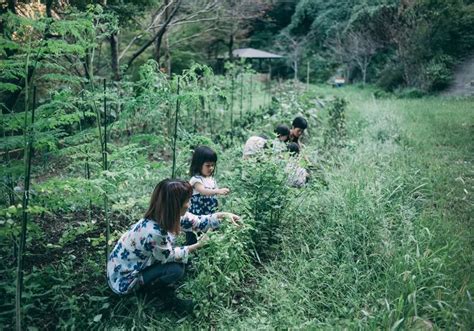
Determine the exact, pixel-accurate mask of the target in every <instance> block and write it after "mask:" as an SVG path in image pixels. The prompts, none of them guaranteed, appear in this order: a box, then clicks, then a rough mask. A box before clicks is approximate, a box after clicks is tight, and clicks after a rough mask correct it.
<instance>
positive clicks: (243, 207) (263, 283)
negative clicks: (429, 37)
mask: <svg viewBox="0 0 474 331" xmlns="http://www.w3.org/2000/svg"><path fill="white" fill-rule="evenodd" d="M144 3H145V2H144ZM146 3H147V5H150V3H151V2H146ZM306 3H309V2H305V1H302V2H301V4H299V5H298V8H300V6H301V7H302V6H303V5H305V4H306ZM121 4H122V5H123V3H121ZM50 5H51V4H50ZM114 8H115V9H117V8H122V9H123V7H114ZM134 8H135V7H134ZM50 9H51V7H50ZM135 9H136V8H135ZM298 10H301V9H298ZM111 11H112V10H111V8H106V9H105V10H103V9H102V8H101V7H94V6H92V7H88V9H87V11H85V12H77V11H72V12H70V13H68V14H67V20H66V21H65V20H55V19H53V18H52V17H51V15H46V17H43V18H35V19H27V18H20V17H19V16H18V15H16V16H15V15H13V14H6V15H4V16H3V18H4V20H3V21H2V32H3V35H2V37H1V39H0V50H1V51H0V56H1V57H2V64H1V66H2V69H3V68H4V69H5V70H2V72H1V74H0V75H1V77H0V78H1V85H0V94H1V97H2V104H1V106H2V121H1V123H2V126H1V133H2V138H1V139H0V144H1V147H2V152H1V153H2V157H3V158H4V161H5V162H2V165H1V169H2V187H3V188H4V189H2V191H1V192H2V193H1V195H0V203H1V206H0V215H1V221H0V222H1V223H0V239H1V240H0V252H1V254H2V257H4V261H5V263H4V264H2V267H1V268H0V275H1V277H0V298H1V300H0V307H1V312H0V323H1V324H2V325H3V326H4V327H5V328H12V327H13V326H14V320H15V319H14V317H15V316H16V317H17V322H16V325H17V327H18V325H19V321H21V322H22V325H21V328H24V329H27V328H32V329H34V328H38V329H40V328H41V329H52V328H66V329H69V328H87V329H89V328H121V329H130V328H139V329H144V328H156V329H165V328H166V329H169V328H173V327H176V325H177V324H180V325H181V326H182V327H183V328H196V327H197V328H209V327H211V328H213V327H215V328H241V329H253V328H257V327H258V328H295V327H297V328H314V327H315V328H334V327H336V328H346V327H347V328H391V329H397V328H446V329H451V328H460V329H472V327H473V326H474V321H473V320H472V316H473V314H472V307H473V303H472V298H471V294H472V293H473V290H474V289H473V286H474V282H473V279H472V275H471V272H470V270H471V269H472V258H471V257H472V253H473V252H472V247H473V243H472V230H471V228H472V224H471V223H472V222H471V215H472V213H473V205H472V202H471V200H472V199H471V198H470V194H471V191H472V186H473V176H472V173H471V172H470V170H471V168H472V162H473V160H472V157H471V155H472V153H470V152H471V150H472V140H473V137H472V134H473V132H472V123H473V122H474V118H473V115H472V112H471V111H470V110H471V109H470V106H471V104H472V100H470V99H465V100H463V99H460V100H450V99H440V98H424V99H402V100H400V99H391V98H389V96H388V95H386V94H384V93H382V92H380V90H375V89H372V88H365V89H359V88H347V89H328V88H324V87H320V86H303V85H302V84H300V83H298V82H296V81H294V82H279V83H278V84H276V83H273V84H271V83H267V82H261V81H259V80H258V75H256V74H255V72H254V70H253V69H252V68H251V66H249V65H246V64H245V63H239V62H237V61H234V63H233V64H228V65H227V67H226V73H225V75H222V76H219V75H215V74H214V72H213V70H211V69H210V68H209V67H208V66H205V65H198V64H194V65H192V66H191V67H190V68H188V69H187V70H184V71H183V72H180V73H179V74H176V75H173V77H171V78H170V77H168V75H167V74H165V73H163V72H162V71H161V67H160V64H159V63H157V62H155V61H153V60H150V61H147V62H145V63H142V65H141V66H137V67H136V68H135V69H136V71H134V72H133V74H132V75H131V76H127V71H123V72H120V75H119V76H120V79H118V80H114V81H107V80H106V81H103V80H102V79H103V78H104V77H103V76H100V75H98V73H100V72H101V70H103V69H100V68H99V67H100V65H101V61H100V60H98V61H97V57H99V58H100V56H98V53H99V52H104V50H101V45H102V44H103V43H104V42H106V41H108V42H110V39H111V38H113V36H114V34H116V33H117V24H118V23H123V22H122V21H120V22H117V20H116V16H115V14H113V13H112V12H111ZM122 14H123V15H125V13H123V12H122ZM65 15H66V14H65ZM228 32H229V33H235V31H234V32H232V31H228ZM34 37H35V38H34ZM435 67H436V66H435ZM433 70H434V69H433ZM436 70H437V69H436ZM436 70H434V71H436ZM369 77H370V75H369ZM102 84H104V85H102ZM33 86H37V89H38V102H37V107H36V111H35V121H34V123H32V121H31V120H30V119H29V118H30V117H29V116H30V115H31V113H30V111H31V109H32V107H33V104H32V101H30V100H32V92H31V91H32V87H33ZM376 97H377V98H376ZM177 104H179V112H177V108H178V107H176V105H177ZM296 115H302V116H304V117H305V118H306V119H307V120H308V123H309V129H308V132H307V134H306V135H307V136H306V137H305V138H306V140H305V141H304V144H305V148H304V149H303V151H302V154H303V155H302V156H303V158H304V160H305V166H306V167H307V168H308V169H309V170H310V171H311V180H310V182H309V183H308V185H307V186H306V187H304V188H302V189H295V188H289V187H288V186H287V184H286V180H287V178H286V176H287V175H286V174H285V172H284V169H285V167H284V166H285V164H286V162H287V159H286V158H285V156H281V155H272V154H271V153H268V155H265V157H263V158H262V159H261V160H259V162H251V161H243V160H242V159H241V146H242V144H243V142H244V141H245V139H246V138H247V137H249V136H250V135H253V134H266V135H268V136H269V137H271V136H272V134H273V128H274V127H275V125H276V124H280V123H287V124H289V123H290V121H291V119H292V118H294V117H295V116H296ZM25 118H26V119H27V120H26V121H24V119H25ZM176 120H177V122H175V121H176ZM176 124H177V125H176ZM175 125H176V126H175ZM32 134H34V140H33V147H34V153H33V154H32V165H31V166H32V167H31V187H30V189H29V190H28V185H27V184H23V183H29V180H28V177H29V175H28V171H25V170H28V166H27V164H28V163H27V162H26V163H25V161H27V160H28V158H26V157H25V158H24V159H22V155H23V153H24V152H25V151H28V149H27V147H28V144H27V143H28V142H30V141H31V140H30V139H29V138H28V137H31V136H32ZM174 137H176V139H174ZM200 144H205V145H208V146H212V147H213V148H214V149H215V150H216V151H217V152H218V155H219V162H218V170H217V177H218V181H219V183H220V184H221V185H222V186H226V187H230V188H231V194H230V195H229V196H228V197H225V198H223V199H222V201H221V206H222V207H221V208H222V209H223V210H229V211H233V212H235V213H237V214H239V215H241V216H242V219H243V223H244V225H243V228H242V229H239V230H238V231H236V229H235V228H234V227H231V226H228V227H225V226H224V227H223V228H221V229H220V230H219V231H217V232H214V233H212V234H211V239H210V241H209V244H208V245H207V247H206V248H204V249H202V250H200V251H199V254H198V255H197V256H195V257H194V258H193V266H192V268H191V270H189V272H188V277H187V279H186V280H185V281H184V282H183V283H182V284H180V285H181V286H180V288H179V291H180V292H181V293H182V294H183V295H188V296H189V295H192V296H193V297H194V298H195V300H196V301H197V303H198V305H197V308H196V312H195V314H194V315H193V316H188V317H186V318H183V319H178V318H176V317H175V316H174V315H172V314H169V313H166V312H163V311H162V310H161V308H162V307H161V304H160V301H159V300H156V299H154V298H150V297H145V298H144V297H141V296H139V295H131V296H128V297H124V298H119V297H117V296H116V295H114V294H113V293H112V292H111V291H110V289H109V288H108V286H107V282H106V278H105V266H104V257H105V251H106V247H107V244H112V243H113V242H114V241H115V240H116V239H117V238H118V237H119V236H120V234H121V233H122V232H123V231H124V230H125V229H126V228H127V227H128V226H129V225H130V224H131V223H132V222H135V221H136V220H137V219H139V218H141V217H142V216H143V212H144V210H146V207H147V204H148V202H149V196H150V193H151V191H152V189H153V187H154V186H155V185H156V183H157V182H159V181H160V180H161V179H163V178H166V177H170V176H171V174H172V168H174V170H173V172H174V173H175V174H176V176H177V177H181V178H186V177H187V169H188V165H189V158H190V156H191V151H192V149H193V148H194V147H195V146H197V145H200ZM173 152H175V153H173ZM440 155H442V157H440ZM173 164H175V167H173V166H172V165H173ZM25 179H27V181H26V182H25ZM25 192H26V194H29V198H30V199H29V200H30V203H29V204H28V208H27V209H26V208H25V204H24V203H23V201H22V197H24V196H25ZM104 198H105V199H104ZM104 202H105V203H104ZM25 213H26V214H27V215H28V216H29V218H28V219H27V223H26V224H27V228H26V231H25V229H23V230H22V228H21V220H22V216H23V215H25ZM107 222H110V240H109V242H108V243H107V239H106V238H107V236H108V234H107V233H108V231H107V228H108V226H107ZM22 235H26V242H25V246H24V247H25V253H24V255H23V258H24V263H23V266H22V267H20V269H21V270H23V272H24V275H25V277H24V280H23V287H21V288H20V289H21V291H22V295H21V296H20V298H21V300H19V299H20V298H18V295H17V294H16V293H17V292H16V291H17V290H18V289H19V287H18V286H15V280H16V279H19V278H18V277H19V273H18V272H16V265H17V262H18V261H19V258H20V256H19V254H21V250H20V251H19V246H20V244H19V243H20V240H21V239H20V238H21V236H22ZM20 283H21V279H20ZM15 296H16V297H17V302H18V300H19V303H20V304H19V307H16V308H15Z"/></svg>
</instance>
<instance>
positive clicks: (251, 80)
mask: <svg viewBox="0 0 474 331" xmlns="http://www.w3.org/2000/svg"><path fill="white" fill-rule="evenodd" d="M252 85H253V75H252V74H250V93H249V111H250V112H251V111H252V92H253V86H252Z"/></svg>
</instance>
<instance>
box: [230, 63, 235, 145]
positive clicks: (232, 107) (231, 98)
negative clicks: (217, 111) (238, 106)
mask: <svg viewBox="0 0 474 331" xmlns="http://www.w3.org/2000/svg"><path fill="white" fill-rule="evenodd" d="M231 75H232V80H231V92H230V143H231V144H233V142H234V83H235V82H234V72H231Z"/></svg>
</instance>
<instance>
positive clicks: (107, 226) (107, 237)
mask: <svg viewBox="0 0 474 331" xmlns="http://www.w3.org/2000/svg"><path fill="white" fill-rule="evenodd" d="M102 160H103V168H104V171H107V170H108V168H109V166H108V163H107V81H106V80H105V79H104V145H103V149H102ZM108 202H109V201H108V196H107V192H105V193H104V218H105V263H106V264H107V260H108V258H109V241H110V220H109V215H108V214H109V211H108V209H109V208H108Z"/></svg>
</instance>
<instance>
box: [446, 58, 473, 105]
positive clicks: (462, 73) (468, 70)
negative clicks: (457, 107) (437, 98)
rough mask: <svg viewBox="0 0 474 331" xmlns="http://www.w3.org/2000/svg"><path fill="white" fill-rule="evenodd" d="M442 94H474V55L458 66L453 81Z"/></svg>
mask: <svg viewBox="0 0 474 331" xmlns="http://www.w3.org/2000/svg"><path fill="white" fill-rule="evenodd" d="M442 95H444V96H474V55H472V56H471V57H468V58H467V59H466V60H465V61H464V62H462V63H461V64H460V65H459V66H458V67H457V68H456V70H455V72H454V81H453V83H452V84H451V86H450V87H449V88H448V89H447V90H446V91H444V92H443V93H442Z"/></svg>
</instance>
